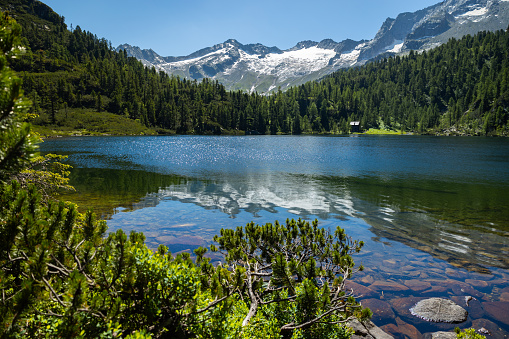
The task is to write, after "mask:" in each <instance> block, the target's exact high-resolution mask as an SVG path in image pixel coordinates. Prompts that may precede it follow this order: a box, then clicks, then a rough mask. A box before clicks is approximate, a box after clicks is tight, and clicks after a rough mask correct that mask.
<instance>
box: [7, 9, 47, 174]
mask: <svg viewBox="0 0 509 339" xmlns="http://www.w3.org/2000/svg"><path fill="white" fill-rule="evenodd" d="M20 31H21V27H20V26H19V25H18V24H17V23H16V22H15V21H14V20H13V19H12V18H10V17H9V16H8V15H7V14H3V13H0V88H2V89H3V90H2V91H1V92H0V131H1V133H0V183H5V182H7V181H9V180H10V178H11V176H12V175H13V174H14V173H16V172H17V171H19V170H20V169H22V168H23V167H24V166H26V165H27V164H28V163H29V162H30V160H31V156H32V154H33V152H34V151H35V143H36V142H37V141H38V138H37V136H35V135H34V134H33V133H31V130H30V125H28V124H27V123H26V122H25V120H26V119H27V114H28V108H29V103H28V102H27V101H26V100H24V98H23V91H22V90H21V80H20V79H19V78H17V77H16V76H15V75H14V72H13V71H12V70H11V69H10V68H9V66H8V62H9V61H11V60H12V59H13V58H16V57H18V56H19V54H20V53H21V49H20V43H21V40H20V36H19V34H20Z"/></svg>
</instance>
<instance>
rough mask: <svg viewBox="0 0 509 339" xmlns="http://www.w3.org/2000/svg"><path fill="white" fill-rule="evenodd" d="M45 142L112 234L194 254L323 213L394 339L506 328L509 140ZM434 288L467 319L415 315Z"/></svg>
mask: <svg viewBox="0 0 509 339" xmlns="http://www.w3.org/2000/svg"><path fill="white" fill-rule="evenodd" d="M40 150H41V153H57V154H63V155H68V160H67V162H68V163H69V164H71V165H72V166H73V170H72V172H71V176H70V178H71V184H72V185H73V186H74V187H75V188H76V192H69V193H64V194H62V195H61V198H62V199H64V200H70V201H73V202H76V203H78V204H79V205H80V207H81V208H82V209H83V210H84V209H86V208H93V209H94V211H95V212H96V213H97V214H98V215H99V216H101V217H102V218H105V219H107V223H108V226H109V231H115V230H117V229H123V230H124V231H125V232H126V233H129V232H130V231H132V230H136V231H142V232H143V233H144V234H145V236H146V238H147V240H146V243H147V244H148V246H149V247H151V248H157V246H158V245H159V244H164V245H166V246H168V247H169V249H170V251H171V252H172V253H174V254H175V253H178V252H181V251H187V252H192V251H193V250H194V249H195V248H197V247H199V246H209V245H210V244H211V243H212V238H213V236H214V235H216V234H219V231H220V229H221V228H235V227H237V226H243V225H245V224H246V223H248V222H251V221H254V222H255V223H258V224H264V223H267V222H274V221H275V220H279V221H280V222H284V221H285V220H286V219H287V218H294V219H297V218H303V219H306V220H310V221H311V220H314V219H318V220H319V225H320V226H321V227H325V228H331V229H332V228H335V227H336V226H340V227H342V228H344V229H345V230H346V232H347V234H348V235H349V236H351V237H352V238H354V239H359V240H363V241H364V242H365V246H364V248H363V250H362V251H361V253H360V254H358V255H356V256H355V257H354V259H355V262H356V264H363V265H364V266H365V268H366V269H365V270H364V271H363V272H358V273H356V274H355V275H354V276H353V278H352V282H351V283H350V284H349V287H351V288H353V289H354V291H355V292H356V294H358V295H362V296H361V297H359V298H358V299H359V300H361V302H362V304H363V305H364V306H367V307H369V308H371V310H372V311H373V313H374V316H373V319H372V320H373V322H374V323H375V324H376V325H378V326H380V327H381V328H382V329H383V330H385V331H386V332H388V333H390V334H392V335H394V336H395V338H406V337H410V338H419V337H421V336H422V335H424V334H425V333H429V332H435V331H451V330H453V329H454V327H456V326H458V327H460V328H470V327H474V328H476V329H483V331H484V330H486V331H489V333H490V334H491V337H493V338H504V337H506V338H507V337H509V139H504V138H483V137H434V136H403V135H401V136H399V135H395V136H362V135H353V136H337V137H333V136H236V137H230V136H137V137H132V136H125V137H73V138H56V139H49V140H46V141H45V142H44V143H42V144H41V146H40ZM212 258H213V260H214V261H220V260H221V258H220V257H217V256H214V255H213V257H212ZM430 297H443V298H447V299H451V300H453V301H454V302H456V303H457V304H458V305H460V306H462V307H464V308H465V309H466V310H467V311H468V314H469V315H468V320H467V321H466V322H464V323H461V324H446V323H430V322H426V321H424V320H421V319H419V318H417V317H415V316H413V315H412V314H411V313H410V311H409V309H410V308H411V307H412V306H413V305H415V304H416V303H417V302H418V301H420V300H422V299H425V298H430ZM484 333H488V332H484ZM488 337H489V336H488Z"/></svg>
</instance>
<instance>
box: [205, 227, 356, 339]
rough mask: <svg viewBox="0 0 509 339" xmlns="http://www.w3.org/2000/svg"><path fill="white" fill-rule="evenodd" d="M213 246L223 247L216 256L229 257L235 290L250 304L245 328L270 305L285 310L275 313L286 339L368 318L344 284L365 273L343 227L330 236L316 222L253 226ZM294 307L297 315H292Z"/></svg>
mask: <svg viewBox="0 0 509 339" xmlns="http://www.w3.org/2000/svg"><path fill="white" fill-rule="evenodd" d="M214 240H215V241H216V242H217V243H218V244H219V247H217V248H216V247H215V246H212V250H213V251H219V252H221V253H222V254H223V255H224V256H225V260H226V263H227V264H228V265H229V271H230V272H232V275H233V276H234V277H235V278H234V279H233V283H234V287H235V288H236V289H238V290H240V291H241V295H242V294H243V295H245V297H246V298H247V300H249V301H248V304H249V310H248V312H247V313H246V314H245V317H244V320H243V322H242V326H243V327H246V326H248V325H249V323H250V322H251V321H252V319H256V318H255V316H256V315H257V314H258V312H259V309H260V307H263V306H264V305H269V304H272V303H277V304H278V305H280V306H281V305H286V306H284V308H285V311H284V312H283V311H282V310H277V309H276V311H277V312H279V313H280V315H281V316H279V317H276V318H277V319H278V321H279V323H277V326H278V327H279V331H280V333H281V334H282V335H283V336H285V337H288V336H289V335H290V336H291V334H292V333H293V332H294V331H295V330H302V331H304V332H305V333H307V332H309V331H311V332H312V331H314V330H317V329H316V328H317V326H315V325H316V324H317V323H322V324H329V325H333V324H339V323H345V322H347V321H348V320H350V319H352V318H353V317H354V316H358V317H362V316H363V315H366V313H363V312H362V308H361V306H360V305H359V304H358V303H357V302H356V301H355V298H354V297H353V295H352V293H351V292H349V291H347V289H346V288H345V282H346V280H347V279H349V278H350V277H351V275H352V274H353V273H354V272H355V271H357V270H362V266H361V267H358V268H355V265H354V262H353V260H352V257H351V254H352V253H356V252H359V251H360V250H361V248H362V246H363V243H362V242H359V241H353V240H352V239H351V238H349V237H348V236H347V235H346V234H345V232H344V230H343V229H341V228H339V227H338V228H337V229H336V230H335V232H334V233H331V232H329V231H327V230H325V229H322V228H319V227H318V221H316V220H315V221H314V222H313V223H312V224H310V223H309V222H306V221H303V220H301V219H299V220H298V221H295V220H287V221H286V224H284V225H281V224H279V223H278V222H277V221H276V222H275V223H274V224H270V223H268V224H265V225H262V226H260V225H255V224H254V223H249V224H247V225H246V227H245V228H244V227H238V228H237V229H236V230H232V229H222V230H221V235H220V236H216V237H215V238H214ZM292 307H293V308H294V312H288V308H292ZM269 319H272V318H269ZM255 321H256V320H255ZM270 321H275V320H269V323H271V324H273V323H272V322H270Z"/></svg>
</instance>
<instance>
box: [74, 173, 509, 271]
mask: <svg viewBox="0 0 509 339" xmlns="http://www.w3.org/2000/svg"><path fill="white" fill-rule="evenodd" d="M74 176H75V178H74V179H76V180H73V181H76V183H77V182H79V183H80V185H77V189H78V191H80V190H81V191H83V190H85V191H86V190H87V189H91V188H93V189H94V190H95V192H105V194H104V195H103V196H102V198H103V199H108V196H109V197H110V201H109V202H108V203H113V205H111V207H112V208H117V207H122V208H127V209H128V210H137V209H142V208H146V207H155V206H157V205H158V204H159V203H160V202H161V201H164V200H173V201H179V202H182V203H192V204H195V205H197V206H200V207H202V208H204V209H209V210H210V209H215V210H219V211H221V212H223V213H226V214H228V215H229V216H231V217H233V218H235V216H236V215H238V214H239V213H241V212H247V213H250V214H252V215H253V216H257V215H258V213H260V212H261V211H266V212H269V213H277V211H278V210H279V209H283V210H286V211H288V212H290V213H292V214H295V215H297V216H298V217H302V218H306V219H309V218H315V217H318V218H319V219H330V218H339V219H343V220H344V219H347V218H349V217H353V218H362V219H364V220H365V221H366V222H367V223H369V224H370V225H371V226H372V227H373V229H372V231H373V233H375V234H376V235H377V236H378V237H384V238H388V239H391V240H395V241H399V242H402V243H404V244H406V245H409V246H411V247H414V248H417V249H419V250H423V251H426V252H429V253H431V254H432V255H434V256H436V257H439V258H440V259H444V260H447V261H448V262H450V263H452V264H453V265H456V266H461V267H464V268H467V269H470V270H478V271H479V270H481V271H482V270H483V269H482V267H484V266H494V267H502V268H508V267H509V259H507V258H508V257H509V238H508V235H509V232H508V231H509V230H508V229H507V225H506V224H505V223H504V220H509V215H508V213H509V212H508V211H507V210H506V208H505V207H504V206H508V205H509V204H508V201H507V199H508V198H507V193H506V192H505V190H504V188H503V187H500V188H496V187H492V186H483V185H475V184H464V183H462V184H455V183H449V182H429V181H422V180H421V181H419V180H418V179H412V178H398V179H397V180H396V179H386V178H380V177H362V178H351V177H325V176H309V175H301V174H298V175H296V174H288V173H284V174H282V173H277V174H270V173H264V174H257V175H252V176H248V177H246V176H242V177H239V178H237V177H234V176H230V177H224V178H221V180H220V181H219V180H217V181H201V180H197V179H190V178H185V177H180V176H175V175H173V176H168V175H160V174H156V173H147V172H141V171H124V170H107V171H106V170H105V171H99V172H96V173H93V170H90V169H88V170H87V169H79V170H77V171H75V172H74ZM76 176H80V178H79V180H78V178H77V177H76ZM75 185H76V184H75ZM129 200H130V201H129Z"/></svg>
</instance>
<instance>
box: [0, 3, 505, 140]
mask: <svg viewBox="0 0 509 339" xmlns="http://www.w3.org/2000/svg"><path fill="white" fill-rule="evenodd" d="M0 8H1V9H3V10H9V11H11V14H12V15H13V16H14V17H15V18H16V19H17V21H18V22H20V23H21V24H22V26H23V36H24V38H25V39H24V43H25V45H26V46H27V52H26V54H25V56H24V57H22V58H20V59H18V60H16V61H15V63H14V65H13V67H14V69H15V70H16V71H17V72H18V74H19V75H20V76H21V77H22V78H23V81H24V89H25V95H26V96H27V97H29V98H30V99H31V100H32V101H33V104H34V105H33V110H34V112H36V113H39V114H40V118H38V119H37V120H36V121H35V123H37V124H42V125H51V126H55V127H58V126H62V125H64V124H70V123H71V122H74V123H76V120H77V115H78V112H80V110H83V109H87V110H89V111H94V112H110V113H114V114H116V115H120V116H123V117H128V118H129V119H132V120H136V121H139V122H141V123H142V124H144V125H145V126H149V127H151V128H153V129H155V130H158V131H160V132H170V133H195V134H212V133H213V134H224V133H235V134H242V133H245V132H247V133H257V134H258V133H259V134H276V133H292V134H300V133H336V134H337V133H348V132H349V131H350V124H349V123H350V122H351V121H355V120H358V121H361V127H362V128H363V129H368V128H378V129H382V130H386V129H394V130H401V131H404V132H418V133H443V134H449V133H452V134H474V135H484V134H498V135H507V134H508V128H507V120H508V114H509V113H508V109H509V89H508V85H507V84H508V73H509V65H508V63H509V61H508V60H509V55H508V53H509V33H508V32H507V31H499V32H495V33H487V32H482V33H480V34H478V35H476V36H474V37H472V36H466V37H465V38H463V39H460V40H451V41H449V43H447V44H445V45H442V46H440V47H438V48H436V49H433V50H428V51H426V52H423V53H417V52H412V53H410V55H408V56H405V57H395V58H389V59H382V60H379V61H376V62H373V63H370V64H368V65H365V66H363V67H360V68H355V69H349V70H344V71H339V72H337V73H334V74H332V75H331V76H329V77H327V78H325V79H323V80H322V81H320V82H309V83H307V84H304V85H301V86H298V87H295V88H292V89H289V90H288V91H286V92H284V93H283V92H278V93H276V94H274V95H271V96H261V95H258V94H256V93H252V94H249V93H245V92H229V91H226V90H225V88H224V86H222V85H221V84H219V83H218V82H215V81H211V80H208V79H205V80H203V81H202V82H197V81H194V80H193V81H189V80H185V79H180V78H176V77H170V76H168V75H167V74H165V73H163V72H158V71H156V70H155V69H148V68H145V67H144V66H143V65H142V64H141V63H140V62H139V61H137V60H136V59H134V58H129V57H127V55H126V54H125V53H124V52H115V51H114V49H113V48H112V46H111V44H110V43H109V42H108V41H107V40H106V39H100V38H98V37H97V36H95V35H94V34H92V33H90V32H86V31H83V30H82V29H81V28H80V27H79V26H77V27H76V28H75V29H71V30H70V29H68V27H67V26H66V24H65V22H64V21H65V20H64V18H63V17H61V16H59V15H58V14H56V13H54V12H53V11H52V10H51V9H50V8H49V7H47V6H45V5H44V4H42V3H40V2H38V1H33V0H10V1H7V0H0ZM64 111H65V114H63V113H62V112H64ZM86 124H87V123H86V122H84V123H83V122H82V123H81V125H84V126H83V127H86Z"/></svg>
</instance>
